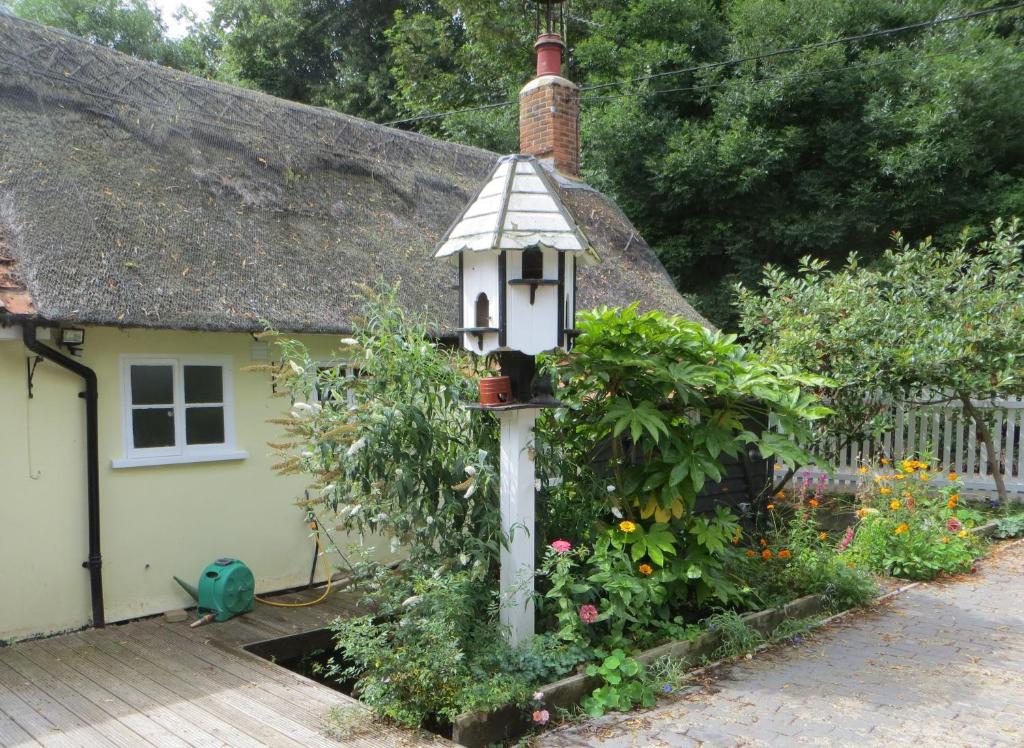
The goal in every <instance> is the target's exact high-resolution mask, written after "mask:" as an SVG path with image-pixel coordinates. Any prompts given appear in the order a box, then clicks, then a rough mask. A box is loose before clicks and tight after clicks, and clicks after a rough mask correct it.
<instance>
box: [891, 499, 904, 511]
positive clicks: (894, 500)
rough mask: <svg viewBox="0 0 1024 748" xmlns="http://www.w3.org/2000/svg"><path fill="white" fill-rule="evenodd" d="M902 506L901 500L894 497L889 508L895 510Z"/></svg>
mask: <svg viewBox="0 0 1024 748" xmlns="http://www.w3.org/2000/svg"><path fill="white" fill-rule="evenodd" d="M900 506H902V505H901V504H900V502H898V501H896V499H893V500H892V501H890V502H889V508H890V509H892V510H893V511H894V512H895V511H896V510H897V509H899V508H900Z"/></svg>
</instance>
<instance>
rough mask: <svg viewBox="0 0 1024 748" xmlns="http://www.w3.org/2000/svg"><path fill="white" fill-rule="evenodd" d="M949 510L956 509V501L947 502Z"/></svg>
mask: <svg viewBox="0 0 1024 748" xmlns="http://www.w3.org/2000/svg"><path fill="white" fill-rule="evenodd" d="M946 508H947V509H956V499H950V500H949V501H947V502H946Z"/></svg>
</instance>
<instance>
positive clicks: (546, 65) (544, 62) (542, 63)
mask: <svg viewBox="0 0 1024 748" xmlns="http://www.w3.org/2000/svg"><path fill="white" fill-rule="evenodd" d="M533 46H534V48H535V49H536V50H537V77H538V78H539V77H540V76H542V75H561V74H562V50H563V49H564V48H565V42H563V41H562V37H560V36H559V35H558V34H541V35H540V36H539V37H538V38H537V43H536V44H534V45H533Z"/></svg>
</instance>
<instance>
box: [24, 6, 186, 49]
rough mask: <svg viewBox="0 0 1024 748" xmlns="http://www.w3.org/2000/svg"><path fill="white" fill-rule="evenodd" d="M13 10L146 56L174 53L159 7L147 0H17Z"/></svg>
mask: <svg viewBox="0 0 1024 748" xmlns="http://www.w3.org/2000/svg"><path fill="white" fill-rule="evenodd" d="M12 10H13V11H14V13H15V15H18V16H21V17H22V18H27V19H29V20H31V21H38V22H39V23H45V24H47V25H49V26H56V27H57V28H61V29H64V30H66V31H69V32H70V33H72V34H75V35H76V36H81V37H84V38H85V39H88V40H89V41H91V42H92V43H94V44H102V45H104V46H107V47H110V48H111V49H116V50H117V51H118V52H124V53H125V54H129V55H134V56H136V57H141V58H142V59H144V60H152V61H154V62H165V61H167V60H169V59H170V58H171V57H172V49H171V47H172V45H171V44H169V43H168V42H167V40H166V39H165V38H164V32H165V31H166V27H165V26H164V23H163V20H162V19H161V18H160V11H158V10H157V9H156V8H154V7H152V6H151V5H149V4H148V3H147V2H146V0H15V1H14V4H13V6H12Z"/></svg>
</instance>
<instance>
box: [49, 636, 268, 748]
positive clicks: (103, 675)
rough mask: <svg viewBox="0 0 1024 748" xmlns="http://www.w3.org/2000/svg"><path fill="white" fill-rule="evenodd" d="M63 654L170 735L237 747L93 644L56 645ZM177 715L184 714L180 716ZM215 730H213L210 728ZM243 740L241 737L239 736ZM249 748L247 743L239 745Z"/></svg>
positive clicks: (203, 747)
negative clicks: (60, 648)
mask: <svg viewBox="0 0 1024 748" xmlns="http://www.w3.org/2000/svg"><path fill="white" fill-rule="evenodd" d="M56 644H57V645H60V646H61V647H62V648H63V649H62V650H61V651H63V652H64V653H65V655H64V657H63V658H62V659H63V660H64V661H65V662H66V663H67V664H68V665H70V666H71V667H73V668H75V669H76V670H78V672H80V673H82V675H84V676H86V677H87V678H89V679H90V680H92V681H94V682H95V683H97V684H99V685H101V686H102V687H104V688H106V689H107V690H108V691H110V692H111V693H113V694H114V695H116V696H117V697H118V698H120V699H121V700H123V701H124V702H125V703H126V704H130V705H131V706H132V707H134V708H135V709H138V710H139V711H140V712H142V713H143V714H145V715H147V716H148V717H149V718H150V719H152V720H153V721H154V722H156V723H157V724H159V725H161V726H162V727H163V728H164V729H166V730H168V731H169V732H170V733H171V734H172V735H177V736H178V737H180V738H181V739H183V740H185V741H187V742H188V743H189V745H193V746H197V747H198V748H222V747H223V746H224V745H225V743H227V744H228V745H232V746H237V745H239V743H238V742H236V741H235V740H234V737H235V736H234V735H233V734H231V733H230V732H228V733H224V732H223V731H222V732H221V734H220V735H216V734H214V732H212V731H210V730H208V729H207V728H208V727H211V725H210V720H209V719H207V716H208V715H206V714H205V713H203V712H202V711H201V710H199V709H194V708H188V704H187V702H185V703H184V704H180V703H179V700H178V699H177V698H176V697H175V696H174V694H173V693H171V692H170V691H168V690H167V689H165V688H163V687H162V686H161V685H160V684H159V683H156V682H155V681H151V680H150V679H148V678H146V677H145V676H143V675H141V674H140V673H138V672H137V671H135V670H133V669H132V668H131V667H128V666H126V665H124V664H122V663H120V662H118V661H117V660H115V659H113V658H112V657H110V656H109V655H108V654H106V653H105V652H103V651H101V650H100V649H99V647H97V646H96V645H95V644H93V643H90V642H87V641H85V640H83V639H81V638H80V637H78V636H76V635H72V636H70V637H62V639H61V640H60V641H58V642H56ZM181 712H185V713H186V714H187V717H186V715H185V714H182V713H181ZM213 729H214V730H216V727H214V728H213ZM243 737H244V736H243ZM242 745H246V746H248V745H250V743H242Z"/></svg>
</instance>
